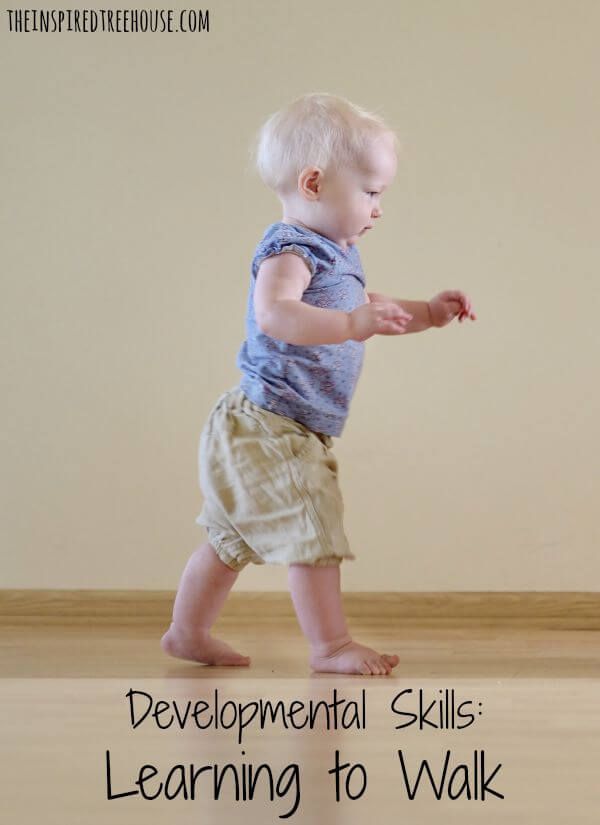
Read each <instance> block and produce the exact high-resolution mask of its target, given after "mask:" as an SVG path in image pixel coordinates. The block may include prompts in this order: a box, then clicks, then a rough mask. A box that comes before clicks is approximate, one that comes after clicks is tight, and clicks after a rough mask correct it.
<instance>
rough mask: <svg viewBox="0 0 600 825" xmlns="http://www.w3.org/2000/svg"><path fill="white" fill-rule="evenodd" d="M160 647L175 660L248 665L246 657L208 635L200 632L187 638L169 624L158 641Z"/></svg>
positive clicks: (209, 663)
mask: <svg viewBox="0 0 600 825" xmlns="http://www.w3.org/2000/svg"><path fill="white" fill-rule="evenodd" d="M160 646H161V647H162V649H163V650H164V652H165V653H168V654H169V656H175V657H176V658H177V659H191V660H192V661H194V662H202V663H203V664H205V665H232V666H241V667H243V666H246V665H249V664H250V658H249V657H248V656H242V655H241V653H236V651H235V650H234V649H233V648H232V647H230V646H229V645H228V644H226V643H225V642H221V641H220V640H219V639H213V637H212V636H211V635H210V633H206V632H202V633H200V634H196V635H194V636H193V637H192V636H187V635H186V634H184V633H182V632H181V630H180V629H179V628H178V627H176V625H174V624H173V623H171V627H170V628H169V629H168V630H167V632H166V633H165V635H164V636H163V637H162V639H161V640H160Z"/></svg>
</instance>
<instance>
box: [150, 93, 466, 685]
mask: <svg viewBox="0 0 600 825" xmlns="http://www.w3.org/2000/svg"><path fill="white" fill-rule="evenodd" d="M398 148H399V146H398V140H397V137H396V135H395V134H394V132H393V131H392V130H391V129H390V128H389V127H388V126H387V125H386V124H385V122H384V121H383V120H382V119H381V118H380V117H379V116H376V115H374V114H371V113H369V112H366V111H365V110H363V109H361V108H359V107H357V106H355V105H353V104H352V103H350V102H349V101H347V100H344V99H343V98H340V97H335V96H333V95H329V94H308V95H304V96H302V97H300V98H298V99H297V100H295V101H293V102H292V103H291V104H290V105H288V106H287V107H285V108H284V109H283V110H281V111H279V112H276V113H275V114H274V115H272V116H271V117H270V118H269V119H268V121H267V122H266V123H265V124H264V126H263V127H262V129H261V131H260V133H259V139H258V145H257V167H258V170H259V173H260V175H261V177H262V179H263V180H264V182H265V183H266V184H267V186H269V187H270V188H271V189H272V190H273V191H274V192H275V194H276V195H277V196H278V198H279V200H280V201H281V205H282V208H283V217H282V219H281V220H280V221H278V222H277V223H274V224H271V226H269V227H268V229H267V230H266V232H265V234H264V236H263V238H262V240H261V241H260V243H259V244H258V246H257V248H256V250H255V254H254V258H253V261H252V267H251V279H250V293H249V299H248V311H247V317H246V332H247V337H246V340H245V342H244V344H243V346H242V347H241V349H240V352H239V355H238V361H237V363H238V366H239V368H240V370H241V372H242V379H241V381H240V384H239V386H237V387H235V388H233V389H231V390H229V391H228V392H226V393H225V394H224V395H222V396H221V398H219V399H218V401H217V403H216V405H215V406H214V408H213V409H212V411H211V413H210V416H209V418H208V421H207V423H206V425H205V427H204V429H203V431H202V435H201V437H200V450H199V473H200V485H201V488H202V493H203V497H204V505H203V509H202V512H201V514H200V516H199V517H198V518H197V519H196V521H197V522H198V523H199V524H201V525H203V526H204V527H205V528H206V531H207V534H208V542H207V543H206V544H203V545H202V546H201V547H199V548H198V549H197V550H196V551H195V552H194V553H193V554H192V556H191V558H190V559H189V561H188V563H187V565H186V567H185V570H184V571H183V575H182V578H181V582H180V585H179V589H178V591H177V596H176V598H175V604H174V607H173V620H172V623H171V626H170V628H169V629H168V630H167V632H166V633H165V635H164V636H163V638H162V642H161V644H162V648H163V650H164V651H165V652H166V653H168V654H170V655H172V656H177V657H180V658H184V659H192V660H195V661H198V662H203V663H205V664H209V665H248V664H249V662H250V660H249V658H248V657H247V656H242V655H241V654H240V653H237V652H236V651H234V650H233V649H232V648H231V647H230V646H229V645H228V644H226V643H225V642H223V641H221V640H219V639H216V638H214V637H213V636H211V634H210V629H211V627H212V625H213V623H214V621H215V619H216V618H217V616H218V614H219V611H220V610H221V608H222V606H223V604H224V602H225V600H226V598H227V595H228V593H229V591H230V589H231V587H232V585H233V583H234V582H235V580H236V579H237V576H238V573H239V571H240V570H241V569H242V568H243V567H244V566H245V565H246V564H248V563H249V562H252V563H254V564H264V563H268V564H285V565H287V567H288V573H289V587H290V592H291V596H292V601H293V604H294V608H295V611H296V615H297V617H298V621H299V623H300V627H301V628H302V631H303V633H304V635H305V636H306V638H307V640H308V643H309V645H310V665H311V667H312V669H313V670H315V671H326V672H338V673H356V674H364V675H386V674H389V673H391V671H392V669H393V668H394V667H396V665H397V664H398V657H397V656H395V655H389V654H387V653H378V652H377V651H375V650H372V649H371V648H369V647H365V646H364V645H361V644H359V643H358V642H356V641H354V639H352V638H351V636H350V634H349V632H348V627H347V625H346V620H345V617H344V612H343V608H342V599H341V591H340V563H341V561H342V559H353V558H354V556H353V555H352V553H351V551H350V548H349V546H348V541H347V539H346V536H345V534H344V529H343V523H342V522H343V503H342V498H341V494H340V489H339V485H338V474H337V469H338V468H337V462H336V459H335V457H334V455H333V454H332V452H331V447H332V444H333V440H332V439H333V437H337V436H339V435H341V433H342V430H343V427H344V423H345V421H346V418H347V416H348V410H349V406H350V401H351V399H352V395H353V393H354V389H355V387H356V382H357V380H358V377H359V374H360V370H361V366H362V361H363V354H364V352H363V351H364V346H365V344H364V342H365V341H366V340H367V339H368V338H371V337H372V336H373V335H405V334H407V333H411V332H421V331H422V330H425V329H429V328H430V327H443V326H445V325H446V324H448V323H450V321H452V320H453V319H454V318H458V320H459V321H462V320H464V319H465V318H470V319H472V320H475V317H476V316H475V315H474V314H473V312H472V309H471V302H470V300H469V299H468V297H467V296H466V295H465V294H464V293H462V292H458V291H449V292H442V293H441V294H439V295H437V296H436V297H435V298H433V299H432V300H430V301H429V302H427V301H404V300H397V299H393V298H388V297H386V296H385V295H380V294H378V293H374V292H367V291H366V289H365V275H364V272H363V270H362V266H361V260H360V256H359V253H358V249H357V247H356V243H357V241H358V239H359V238H360V237H362V236H363V235H364V234H365V233H366V232H367V231H368V230H371V229H373V228H374V226H375V224H376V222H377V221H378V220H379V219H380V218H381V215H382V210H381V199H382V195H383V192H384V191H385V190H386V189H387V188H388V187H389V186H390V185H391V183H392V181H393V180H394V176H395V174H396V167H397V150H398Z"/></svg>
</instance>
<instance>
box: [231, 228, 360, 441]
mask: <svg viewBox="0 0 600 825" xmlns="http://www.w3.org/2000/svg"><path fill="white" fill-rule="evenodd" d="M282 252H293V253H295V254H297V255H300V256H301V257H302V258H304V260H305V261H306V263H307V264H308V268H309V269H310V271H311V274H312V277H311V280H310V283H309V285H308V287H307V288H306V290H305V291H304V293H303V295H302V301H304V303H306V304H310V305H311V306H315V307H322V308H326V309H340V310H344V311H345V312H351V311H352V310H354V309H356V307H358V306H360V305H361V304H364V303H365V294H364V290H365V275H364V272H363V269H362V266H361V262H360V256H359V254H358V249H357V248H356V246H355V245H349V246H348V248H347V249H343V248H342V247H341V246H338V244H336V243H334V242H333V241H330V240H329V238H325V237H324V236H323V235H319V234H317V233H316V232H313V231H311V230H310V229H306V228H305V227H304V226H297V225H295V224H286V223H282V222H281V221H280V222H278V223H274V224H271V226H269V227H268V229H267V230H266V232H265V234H264V236H263V238H262V240H261V241H260V243H259V244H258V246H257V247H256V250H255V253H254V257H253V259H252V267H251V278H250V292H249V295H248V310H247V314H246V340H245V342H244V343H243V345H242V347H241V349H240V351H239V354H238V357H237V366H238V367H239V368H240V370H241V371H242V373H243V377H242V380H241V382H240V387H241V389H242V390H243V392H244V393H245V394H246V395H247V397H248V398H249V399H250V400H251V401H253V402H254V403H255V404H257V405H258V406H259V407H262V408H263V409H266V410H270V411H271V412H274V413H277V414H279V415H285V416H287V417H288V418H293V419H294V420H296V421H299V422H300V423H302V424H304V425H305V426H306V427H308V428H309V429H311V430H313V431H314V432H317V433H323V434H324V435H330V436H339V435H341V433H342V430H343V428H344V424H345V422H346V418H347V416H348V411H349V406H350V401H351V399H352V396H353V394H354V390H355V387H356V383H357V381H358V376H359V374H360V371H361V367H362V363H363V358H364V346H365V345H364V343H363V342H359V341H345V342H344V343H342V344H320V345H317V346H300V345H296V344H288V343H286V342H284V341H280V340H278V339H276V338H271V337H270V336H269V335H265V333H263V332H261V330H260V328H259V327H258V325H257V323H256V318H255V315H254V287H255V285H256V274H257V272H258V268H259V266H260V264H261V262H262V261H263V260H264V259H265V258H268V257H270V256H271V255H278V254H280V253H282Z"/></svg>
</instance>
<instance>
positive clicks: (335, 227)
mask: <svg viewBox="0 0 600 825" xmlns="http://www.w3.org/2000/svg"><path fill="white" fill-rule="evenodd" d="M397 166H398V161H397V158H396V152H395V149H394V144H393V139H392V137H391V136H390V135H388V134H387V133H383V134H381V135H379V136H378V137H376V138H373V139H372V140H371V142H370V144H369V148H368V151H367V153H366V155H365V157H364V158H363V161H362V163H361V164H360V165H359V166H358V167H357V168H349V169H344V170H342V171H339V172H337V173H334V174H333V175H330V176H329V178H328V176H327V175H325V178H324V180H323V190H322V196H321V198H320V205H321V218H322V222H323V224H327V226H324V227H323V228H324V232H325V234H326V235H327V236H328V237H330V238H331V239H332V240H333V241H335V243H337V244H339V245H340V246H342V247H344V248H346V247H347V246H348V244H354V243H356V241H357V240H358V238H360V237H361V236H362V235H364V234H365V232H367V230H368V229H372V228H373V226H374V225H375V221H376V220H377V219H378V218H380V217H381V216H382V214H383V212H382V209H381V197H382V194H383V192H384V190H385V189H387V188H388V187H389V186H390V184H391V183H392V181H393V180H394V177H395V175H396V170H397Z"/></svg>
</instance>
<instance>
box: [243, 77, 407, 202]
mask: <svg viewBox="0 0 600 825" xmlns="http://www.w3.org/2000/svg"><path fill="white" fill-rule="evenodd" d="M381 133H389V134H391V135H392V136H393V139H394V148H395V149H396V151H397V152H398V151H399V150H400V142H399V140H398V137H397V135H396V133H395V132H394V130H393V129H391V128H390V127H389V126H388V125H387V123H386V122H385V121H384V120H383V118H382V117H380V116H379V115H377V114H373V113H372V112H367V111H366V110H365V109H361V108H360V107H359V106H356V105H355V104H354V103H350V101H349V100H346V99H345V98H343V97H337V96H336V95H331V94H327V93H326V92H312V93H310V94H306V95H302V97H299V98H296V100H294V101H292V102H291V103H290V104H288V105H287V106H285V107H284V108H283V109H280V110H279V111H277V112H275V113H274V114H272V115H271V116H270V117H269V118H268V120H267V121H266V122H265V123H264V124H263V126H262V127H261V129H260V130H259V132H258V134H257V136H256V140H255V144H254V146H253V149H252V151H251V154H252V157H253V160H254V162H255V165H256V169H257V170H258V174H259V175H260V177H261V178H262V180H263V182H264V183H265V184H266V185H267V186H268V187H270V188H271V189H273V190H274V191H275V192H276V193H277V194H284V193H285V192H286V191H289V190H293V189H295V188H296V183H297V181H298V176H299V174H300V172H301V171H302V169H304V168H305V167H306V166H309V165H310V166H318V167H319V168H320V169H322V170H323V172H326V171H327V170H329V169H342V168H345V167H346V168H347V167H348V166H356V165H357V164H358V163H360V161H361V159H362V157H363V156H364V152H365V149H366V147H367V144H368V141H369V140H370V139H371V138H373V137H376V136H378V135H380V134H381Z"/></svg>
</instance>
